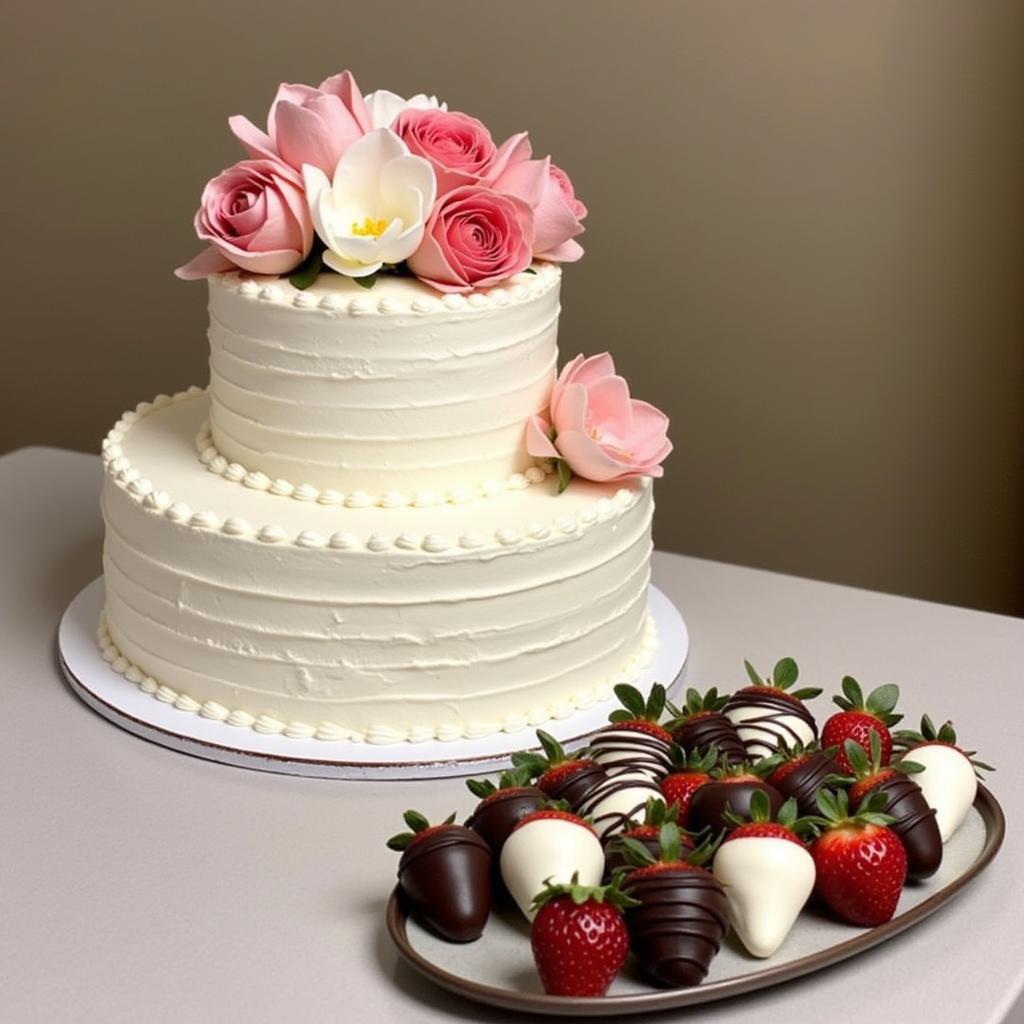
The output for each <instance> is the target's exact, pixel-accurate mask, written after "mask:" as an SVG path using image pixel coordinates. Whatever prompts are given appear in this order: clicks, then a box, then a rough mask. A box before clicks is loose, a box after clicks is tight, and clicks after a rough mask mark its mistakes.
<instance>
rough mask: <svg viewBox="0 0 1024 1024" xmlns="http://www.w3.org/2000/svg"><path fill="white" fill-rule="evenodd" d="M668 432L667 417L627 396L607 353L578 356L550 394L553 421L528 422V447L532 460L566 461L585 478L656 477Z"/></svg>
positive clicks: (626, 388) (667, 446) (668, 447)
mask: <svg viewBox="0 0 1024 1024" xmlns="http://www.w3.org/2000/svg"><path fill="white" fill-rule="evenodd" d="M552 429H553V430H554V439H553V440H552ZM667 431H668V417H667V416H666V415H665V414H664V413H663V412H660V411H659V410H657V409H655V408H654V406H653V405H648V404H647V402H640V401H637V399H635V398H630V397H629V385H628V384H627V383H626V382H625V381H624V380H623V379H622V378H621V377H618V376H616V374H615V363H614V362H613V361H612V357H611V356H610V355H609V354H608V353H607V352H605V353H603V354H602V355H599V356H590V358H589V359H584V357H583V356H577V357H576V358H575V359H574V360H573V361H572V362H571V363H569V364H568V365H567V366H565V367H564V368H563V370H562V372H561V374H559V377H558V380H557V381H556V382H555V386H554V389H553V390H552V392H551V421H550V423H549V422H548V421H547V420H545V419H543V418H542V417H540V416H534V417H532V418H531V419H530V421H529V423H528V424H527V428H526V447H527V451H529V453H530V454H531V455H533V456H534V457H536V458H547V459H562V460H564V461H565V463H566V464H567V465H568V467H569V469H570V470H571V471H572V472H573V473H575V474H576V475H577V476H581V477H584V478H585V479H587V480H597V481H601V482H605V481H613V480H622V479H625V478H626V477H631V476H653V477H658V476H661V475H662V468H661V463H662V462H663V461H664V460H665V459H666V458H667V457H668V454H669V452H671V451H672V442H671V441H669V439H668V436H667ZM565 482H566V483H567V482H568V480H566V481H565ZM563 486H564V485H563Z"/></svg>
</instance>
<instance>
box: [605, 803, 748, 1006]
mask: <svg viewBox="0 0 1024 1024" xmlns="http://www.w3.org/2000/svg"><path fill="white" fill-rule="evenodd" d="M624 843H625V846H626V849H627V851H628V854H627V855H628V856H630V857H631V858H633V860H634V863H635V864H637V867H636V868H634V869H633V870H632V871H630V872H629V874H627V875H626V877H625V880H624V881H623V885H622V887H623V890H624V891H625V892H626V894H627V895H628V896H631V897H632V898H633V899H635V900H636V901H637V903H638V905H637V906H635V907H632V908H630V909H629V910H628V911H627V912H626V926H627V927H628V928H629V940H630V947H631V949H632V950H633V953H634V954H635V955H636V957H637V959H638V960H639V961H640V965H641V966H642V967H643V969H644V973H645V974H646V975H647V976H648V977H649V978H650V979H651V980H652V981H653V982H655V983H656V984H658V985H664V986H667V987H670V988H684V987H689V986H692V985H699V984H700V983H701V982H702V981H703V980H704V978H705V977H706V976H707V973H708V967H709V966H710V965H711V961H712V960H713V959H714V958H715V956H716V955H717V954H718V951H719V950H720V949H721V947H722V940H723V939H724V938H725V935H726V932H727V931H728V930H729V904H728V901H727V900H726V897H725V892H724V891H723V889H722V886H721V885H720V884H719V883H718V881H717V880H716V879H715V877H714V875H712V874H711V872H710V871H707V870H705V869H704V868H703V867H702V866H701V865H703V864H704V863H705V862H706V861H707V860H708V859H709V858H710V857H711V855H712V854H713V853H714V846H713V845H712V846H708V845H705V846H702V847H700V848H698V849H697V850H693V851H691V852H690V853H686V854H684V852H683V849H682V845H681V843H680V837H679V829H678V828H677V827H676V826H675V825H673V824H672V823H671V822H669V823H667V824H665V825H663V826H662V829H661V837H660V852H659V856H658V858H657V859H656V860H655V859H654V858H652V857H651V854H650V853H649V852H648V850H647V848H646V847H645V846H642V845H641V844H640V843H635V842H634V841H633V840H628V839H627V840H624Z"/></svg>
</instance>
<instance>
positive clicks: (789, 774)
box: [757, 743, 841, 814]
mask: <svg viewBox="0 0 1024 1024" xmlns="http://www.w3.org/2000/svg"><path fill="white" fill-rule="evenodd" d="M835 754H836V748H835V747H826V748H825V749H824V750H822V749H820V748H819V746H818V744H817V743H809V744H807V746H804V745H803V744H802V743H795V744H793V745H792V746H789V745H787V744H785V743H784V744H782V745H781V746H780V747H779V749H778V752H777V753H775V754H773V755H772V756H771V757H768V758H765V760H763V761H761V762H759V763H758V766H757V768H758V773H759V774H761V775H764V777H765V780H766V781H767V782H768V783H769V785H772V786H774V787H775V788H776V789H777V790H778V791H779V792H780V793H781V794H782V795H783V796H784V797H787V798H788V797H792V798H793V799H794V800H796V805H797V809H798V810H799V811H800V813H801V814H817V813H818V804H817V802H816V801H815V799H814V795H815V793H817V792H818V790H819V789H821V788H822V787H823V786H826V785H828V780H829V776H832V775H839V774H841V769H840V767H839V764H838V763H837V761H836V758H835ZM766 773H767V774H766Z"/></svg>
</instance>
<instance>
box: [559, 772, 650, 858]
mask: <svg viewBox="0 0 1024 1024" xmlns="http://www.w3.org/2000/svg"><path fill="white" fill-rule="evenodd" d="M651 797H657V798H659V799H660V798H661V790H660V789H659V788H658V784H657V783H656V782H652V781H651V780H650V778H648V777H647V776H646V775H642V774H641V775H633V774H631V773H628V772H625V773H622V774H620V775H613V776H611V777H609V778H607V779H605V780H604V782H601V783H599V784H598V785H597V786H595V787H594V788H593V789H592V790H590V792H589V793H587V795H586V796H585V797H584V798H583V799H582V800H581V801H580V802H579V803H578V804H576V810H578V811H579V813H580V814H582V815H584V817H587V818H589V819H590V820H591V821H593V823H594V828H595V829H596V831H597V834H598V835H599V836H600V837H601V840H602V841H605V840H607V839H610V838H611V837H612V836H614V835H617V834H618V833H619V832H621V831H622V830H623V829H624V828H626V827H627V826H628V825H629V824H630V822H632V821H633V820H635V819H638V818H640V817H642V816H643V813H644V808H645V807H646V806H647V801H648V800H649V799H651Z"/></svg>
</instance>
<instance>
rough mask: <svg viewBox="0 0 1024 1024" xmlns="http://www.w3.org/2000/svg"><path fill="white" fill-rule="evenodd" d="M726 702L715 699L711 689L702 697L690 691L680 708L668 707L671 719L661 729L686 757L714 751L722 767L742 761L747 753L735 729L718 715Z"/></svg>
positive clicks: (720, 698) (714, 689)
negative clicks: (667, 731) (679, 747)
mask: <svg viewBox="0 0 1024 1024" xmlns="http://www.w3.org/2000/svg"><path fill="white" fill-rule="evenodd" d="M728 701H729V698H728V697H727V696H724V695H723V696H719V693H718V690H717V689H716V688H715V687H714V686H712V687H711V689H710V690H708V692H707V693H705V694H704V695H703V696H701V695H700V693H698V692H697V691H696V690H695V689H693V687H691V688H690V689H688V690H687V691H686V703H685V704H684V705H683V706H682V707H680V708H677V707H675V706H674V705H672V704H669V705H668V709H669V713H670V714H671V715H672V718H671V720H670V721H669V722H667V723H666V726H665V727H666V728H667V729H668V730H669V731H670V732H671V733H672V738H673V739H674V740H675V741H676V743H678V744H679V745H680V746H681V747H682V748H683V749H684V750H685V751H686V752H687V754H693V753H698V754H700V755H701V756H703V755H704V754H706V753H707V752H708V751H709V750H710V749H711V748H712V747H714V748H715V751H716V752H717V756H718V760H719V761H720V762H721V763H722V764H725V763H726V762H728V761H743V760H746V757H747V750H746V747H744V746H743V741H742V740H741V739H740V734H739V733H738V732H737V731H736V726H735V725H733V724H732V722H730V721H729V719H728V718H726V717H725V715H724V714H722V708H724V707H725V705H726V704H727V703H728Z"/></svg>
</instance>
